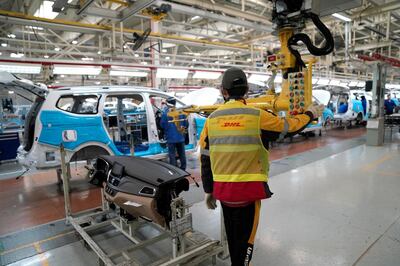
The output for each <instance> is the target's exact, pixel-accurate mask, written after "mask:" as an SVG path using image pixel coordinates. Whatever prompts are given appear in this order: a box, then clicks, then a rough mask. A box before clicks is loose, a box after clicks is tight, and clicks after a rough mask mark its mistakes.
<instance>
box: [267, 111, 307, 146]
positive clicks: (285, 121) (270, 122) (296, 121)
mask: <svg viewBox="0 0 400 266" xmlns="http://www.w3.org/2000/svg"><path fill="white" fill-rule="evenodd" d="M313 119H314V115H313V113H312V112H310V111H307V112H305V114H300V115H296V116H294V117H287V118H282V117H278V116H277V115H275V114H274V113H271V112H267V111H263V110H261V117H260V128H261V133H262V138H263V139H268V141H274V140H277V139H278V138H282V137H291V136H294V135H296V134H298V133H299V132H301V131H303V129H304V128H305V127H306V126H307V125H308V124H309V123H310V122H311V121H312V120H313Z"/></svg>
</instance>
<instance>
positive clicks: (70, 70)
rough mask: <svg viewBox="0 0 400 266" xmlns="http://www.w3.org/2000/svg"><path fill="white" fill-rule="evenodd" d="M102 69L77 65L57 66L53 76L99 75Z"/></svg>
mask: <svg viewBox="0 0 400 266" xmlns="http://www.w3.org/2000/svg"><path fill="white" fill-rule="evenodd" d="M100 72H101V67H94V66H77V65H55V66H54V69H53V74H57V75H61V74H64V75H93V76H96V75H99V74H100Z"/></svg>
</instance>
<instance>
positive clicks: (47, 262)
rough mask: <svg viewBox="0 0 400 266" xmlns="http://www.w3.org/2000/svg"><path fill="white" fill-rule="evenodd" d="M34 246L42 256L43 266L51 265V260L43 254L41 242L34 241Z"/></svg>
mask: <svg viewBox="0 0 400 266" xmlns="http://www.w3.org/2000/svg"><path fill="white" fill-rule="evenodd" d="M33 246H34V247H35V250H36V252H37V253H38V255H39V257H40V262H41V263H42V266H49V261H48V260H47V257H46V256H45V255H44V254H43V251H42V248H41V247H40V244H39V242H35V243H33Z"/></svg>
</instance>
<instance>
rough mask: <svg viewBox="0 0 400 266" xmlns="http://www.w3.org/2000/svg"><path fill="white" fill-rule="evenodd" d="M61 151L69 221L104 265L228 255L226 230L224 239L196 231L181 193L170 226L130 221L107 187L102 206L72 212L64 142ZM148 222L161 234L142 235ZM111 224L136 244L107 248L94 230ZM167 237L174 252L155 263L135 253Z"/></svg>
mask: <svg viewBox="0 0 400 266" xmlns="http://www.w3.org/2000/svg"><path fill="white" fill-rule="evenodd" d="M60 154H61V173H62V180H63V189H64V201H65V213H66V222H67V223H70V224H71V225H72V226H73V227H74V229H75V230H76V232H77V233H78V234H79V235H80V236H81V237H82V239H83V241H84V243H85V245H86V247H90V248H91V250H93V251H94V252H95V253H96V255H97V256H98V258H99V264H100V265H107V266H125V265H134V266H142V265H150V266H155V265H163V266H167V265H197V264H199V263H201V262H203V261H205V260H207V259H211V263H212V265H216V259H217V255H219V254H222V256H224V255H225V256H226V254H227V253H226V252H227V251H226V248H227V245H226V239H225V237H224V234H222V235H221V236H222V238H221V239H222V241H221V242H220V241H218V240H212V239H210V238H209V237H207V236H206V235H204V234H202V233H200V232H197V231H194V230H193V227H192V214H191V213H190V212H189V206H188V205H186V204H185V202H184V200H183V198H181V197H178V198H175V199H174V200H172V202H171V210H172V220H171V222H170V224H169V229H165V228H163V227H161V226H159V225H157V224H155V223H152V222H150V221H147V220H145V219H142V218H140V217H138V218H135V219H134V220H133V221H132V220H129V221H128V220H127V219H125V218H124V217H121V216H120V215H119V214H118V212H117V211H115V210H111V209H110V208H109V204H108V202H106V201H105V199H104V190H103V189H102V190H101V197H102V206H101V207H100V208H97V209H92V210H87V211H84V212H80V213H75V214H74V213H72V211H71V201H70V197H69V180H70V171H68V168H69V167H70V165H69V163H66V161H65V149H64V147H63V145H61V148H60ZM144 225H146V226H150V227H152V229H154V230H156V231H157V232H158V234H157V235H156V236H153V237H151V238H149V239H144V240H143V239H140V237H138V231H139V229H140V228H141V227H142V226H144ZM109 226H112V229H114V230H117V231H118V232H119V233H121V234H123V235H124V236H125V237H126V238H127V239H129V241H130V242H131V243H132V245H129V246H125V247H124V248H122V249H120V250H118V251H113V252H107V251H105V250H104V249H103V248H102V247H101V246H100V245H99V243H98V242H96V241H95V239H94V238H93V237H92V236H91V235H90V233H91V232H93V231H96V230H105V229H107V228H106V227H109ZM221 229H222V230H221V232H224V230H223V229H224V228H223V227H221ZM167 239H170V240H171V246H172V252H170V255H169V256H164V257H161V258H159V259H157V260H156V261H153V262H152V263H151V264H148V263H147V264H143V263H142V262H140V261H139V259H137V258H135V257H134V256H132V254H131V253H133V252H135V251H138V250H139V249H146V248H149V247H150V246H151V245H154V244H156V243H159V242H160V241H165V240H167Z"/></svg>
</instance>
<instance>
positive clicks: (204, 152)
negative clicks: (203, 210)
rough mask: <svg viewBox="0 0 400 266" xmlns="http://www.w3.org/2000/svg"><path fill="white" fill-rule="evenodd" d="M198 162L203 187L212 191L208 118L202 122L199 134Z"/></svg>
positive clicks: (208, 191)
mask: <svg viewBox="0 0 400 266" xmlns="http://www.w3.org/2000/svg"><path fill="white" fill-rule="evenodd" d="M199 145H200V164H201V180H202V181H203V189H204V192H205V193H212V192H213V175H212V171H211V160H210V150H209V149H210V144H209V140H208V120H207V121H206V123H205V124H204V128H203V131H202V132H201V136H200V141H199Z"/></svg>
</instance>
